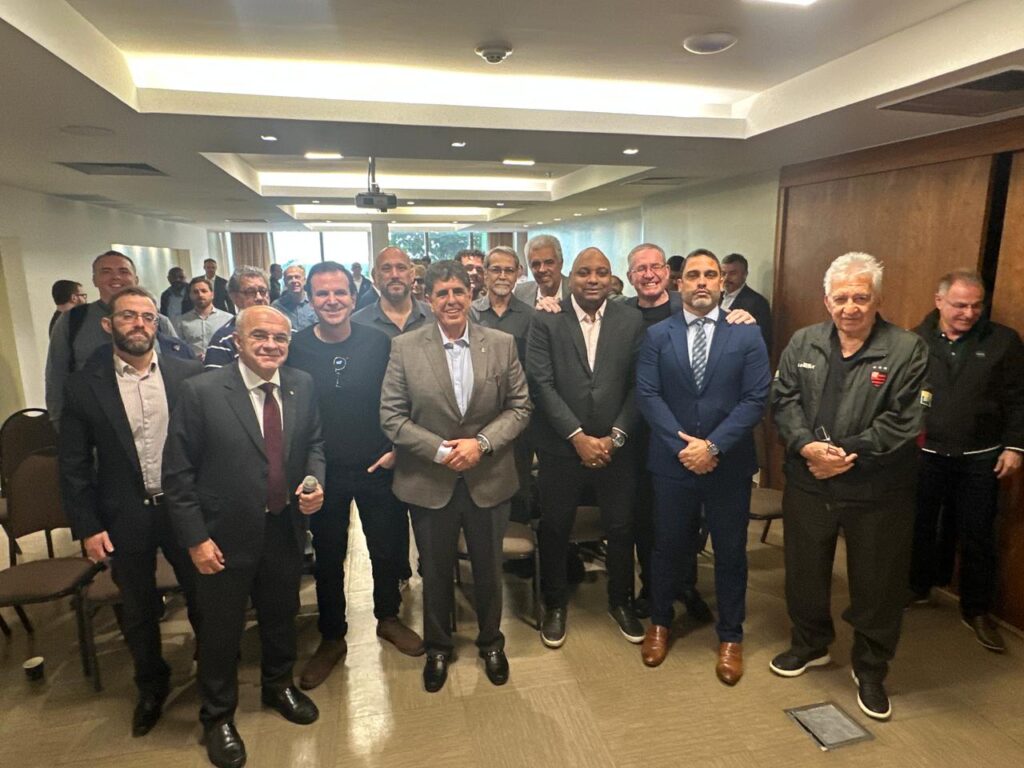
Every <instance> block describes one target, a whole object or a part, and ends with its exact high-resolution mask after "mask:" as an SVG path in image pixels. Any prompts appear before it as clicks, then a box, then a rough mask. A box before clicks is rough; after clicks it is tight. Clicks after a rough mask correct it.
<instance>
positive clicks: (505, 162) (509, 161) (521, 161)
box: [501, 157, 537, 165]
mask: <svg viewBox="0 0 1024 768" xmlns="http://www.w3.org/2000/svg"><path fill="white" fill-rule="evenodd" d="M501 162H502V165H534V164H535V163H536V162H537V161H536V160H527V159H525V158H523V159H516V158H514V157H506V158H505V159H504V160H502V161H501Z"/></svg>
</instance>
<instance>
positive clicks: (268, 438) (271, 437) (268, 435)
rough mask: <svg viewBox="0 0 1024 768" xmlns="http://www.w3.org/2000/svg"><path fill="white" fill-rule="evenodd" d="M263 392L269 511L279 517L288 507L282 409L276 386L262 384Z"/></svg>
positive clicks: (264, 443) (264, 445)
mask: <svg viewBox="0 0 1024 768" xmlns="http://www.w3.org/2000/svg"><path fill="white" fill-rule="evenodd" d="M260 389H262V390H263V395H264V397H263V447H264V450H265V451H266V452H267V510H268V511H269V512H270V513H271V514H272V515H279V514H281V512H282V511H283V510H284V508H285V507H287V506H288V489H287V488H286V487H285V479H284V438H283V436H282V434H281V409H280V408H279V407H278V405H277V399H276V398H275V397H274V385H273V384H271V383H269V382H268V383H266V384H260Z"/></svg>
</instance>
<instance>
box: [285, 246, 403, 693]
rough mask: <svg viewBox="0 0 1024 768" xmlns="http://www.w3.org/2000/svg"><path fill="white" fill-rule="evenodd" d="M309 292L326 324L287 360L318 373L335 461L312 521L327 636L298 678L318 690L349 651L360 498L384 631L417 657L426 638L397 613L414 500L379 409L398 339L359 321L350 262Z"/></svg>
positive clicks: (328, 272) (380, 632) (330, 459)
mask: <svg viewBox="0 0 1024 768" xmlns="http://www.w3.org/2000/svg"><path fill="white" fill-rule="evenodd" d="M306 292H307V294H308V295H309V298H310V301H311V302H312V307H313V310H314V311H315V312H316V316H317V319H318V322H317V323H316V324H315V325H313V326H312V327H310V328H307V329H305V330H304V331H300V332H299V333H296V334H295V336H294V337H293V339H292V345H291V351H290V353H289V355H288V365H289V366H292V367H294V368H298V369H299V370H302V371H305V372H306V373H308V374H309V375H310V376H312V377H313V386H314V389H315V391H316V397H317V402H318V404H319V407H320V417H321V419H322V422H323V425H324V454H325V456H326V458H327V481H326V483H325V484H324V494H325V495H324V506H323V509H321V510H320V512H318V513H317V514H316V515H314V516H313V517H312V518H310V529H311V530H312V531H313V548H314V549H315V550H316V598H317V605H318V606H319V611H320V618H319V621H318V627H319V630H320V638H321V639H320V644H319V646H318V647H317V649H316V652H315V653H314V654H313V656H312V658H310V660H309V662H308V663H307V664H306V666H305V668H304V669H303V670H302V674H301V675H300V677H299V685H300V686H301V687H302V688H304V689H306V690H309V689H312V688H316V687H317V686H318V685H320V684H321V683H323V682H324V680H326V679H327V677H328V675H330V673H331V670H333V669H334V667H335V666H336V665H337V664H338V662H339V661H341V659H342V658H343V657H344V656H345V654H346V653H347V652H348V645H347V643H346V641H345V636H346V634H347V632H348V623H347V621H346V620H345V607H346V605H345V557H346V555H347V553H348V530H349V519H350V514H351V507H352V502H353V501H355V503H356V504H357V505H358V507H359V521H360V523H361V525H362V528H363V533H364V534H365V536H366V547H367V549H368V550H369V554H370V565H371V568H372V569H373V614H374V616H375V617H376V619H377V636H378V637H380V638H382V639H384V640H387V641H388V642H390V643H392V644H393V645H394V646H395V647H396V648H397V649H398V650H399V651H401V652H402V653H404V654H406V655H409V656H419V655H422V654H423V641H422V640H421V639H420V636H419V635H417V634H416V633H415V632H414V631H413V630H411V629H410V628H409V627H407V626H405V625H404V624H403V623H402V622H401V620H399V618H398V610H399V608H400V606H401V604H402V597H401V591H400V590H399V580H400V578H401V577H402V573H403V571H404V570H405V569H407V568H408V567H409V536H408V520H407V518H406V506H405V504H403V503H402V502H400V501H399V500H398V499H396V498H395V496H394V494H393V493H392V492H391V482H392V477H393V473H392V467H393V466H394V463H395V453H394V450H393V449H392V447H391V443H390V441H389V440H388V439H387V438H386V437H385V436H384V433H383V432H382V431H381V428H380V415H379V413H378V409H376V408H374V407H373V404H374V403H375V402H377V401H378V400H379V398H380V393H381V386H382V384H383V381H384V372H385V371H386V370H387V367H388V356H389V354H390V351H391V342H390V341H389V339H388V337H387V336H385V335H384V334H383V333H381V332H379V331H377V330H376V329H374V328H371V327H369V326H366V325H359V324H354V323H352V310H353V307H354V306H355V303H356V297H355V286H354V285H353V280H352V279H351V274H350V273H349V272H348V271H347V270H346V269H345V268H344V267H343V266H342V265H341V264H338V263H336V262H333V261H325V262H323V263H321V264H316V265H314V266H313V268H312V269H310V271H309V279H308V281H307V282H306Z"/></svg>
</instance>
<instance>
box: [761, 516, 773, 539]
mask: <svg viewBox="0 0 1024 768" xmlns="http://www.w3.org/2000/svg"><path fill="white" fill-rule="evenodd" d="M771 527H772V521H771V518H769V519H767V520H765V521H764V530H763V531H761V543H762V544H764V543H765V540H766V539H767V538H768V529H769V528H771Z"/></svg>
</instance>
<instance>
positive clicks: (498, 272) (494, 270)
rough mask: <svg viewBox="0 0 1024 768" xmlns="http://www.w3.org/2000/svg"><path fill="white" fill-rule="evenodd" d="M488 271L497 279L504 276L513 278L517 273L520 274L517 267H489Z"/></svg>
mask: <svg viewBox="0 0 1024 768" xmlns="http://www.w3.org/2000/svg"><path fill="white" fill-rule="evenodd" d="M487 271H488V272H490V273H491V274H492V275H494V276H495V277H501V276H502V275H507V276H509V277H511V276H512V275H514V274H515V273H516V272H518V271H519V269H518V268H517V267H496V266H495V267H488V268H487Z"/></svg>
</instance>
